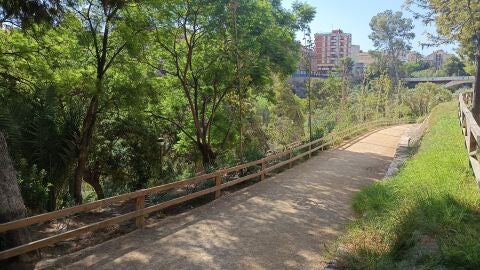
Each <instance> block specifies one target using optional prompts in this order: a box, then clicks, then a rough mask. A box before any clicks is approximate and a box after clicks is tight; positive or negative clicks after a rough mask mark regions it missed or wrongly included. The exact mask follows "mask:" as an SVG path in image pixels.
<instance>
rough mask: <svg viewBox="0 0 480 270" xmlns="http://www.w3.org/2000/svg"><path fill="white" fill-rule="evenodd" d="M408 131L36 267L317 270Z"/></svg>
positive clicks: (345, 149) (378, 136)
mask: <svg viewBox="0 0 480 270" xmlns="http://www.w3.org/2000/svg"><path fill="white" fill-rule="evenodd" d="M407 128H408V125H403V126H396V127H391V128H386V129H382V130H379V131H376V132H373V133H370V134H368V135H367V136H363V137H361V138H359V139H357V140H355V141H354V142H352V143H347V144H345V145H343V146H341V147H340V148H338V149H334V150H330V151H326V152H322V153H320V154H318V155H316V156H315V157H313V158H312V159H310V160H308V161H305V162H303V163H301V164H298V165H297V166H295V167H293V168H292V169H290V170H286V171H283V172H281V173H279V174H277V175H273V176H272V177H269V178H267V179H265V181H262V182H259V183H257V184H255V185H252V186H250V187H248V188H245V189H243V190H240V191H237V192H235V193H232V194H227V195H226V196H223V197H221V198H220V199H218V200H216V201H213V202H211V203H209V204H207V205H204V206H201V207H198V208H196V209H193V210H191V211H189V212H187V213H183V214H180V215H177V216H173V217H169V218H166V219H165V220H162V221H160V222H159V223H156V224H151V225H149V226H148V227H147V228H146V229H143V230H137V231H135V232H133V233H130V234H128V235H125V236H123V237H119V238H117V239H113V240H111V241H108V242H105V243H103V244H101V245H98V246H95V247H91V248H88V249H85V250H83V251H80V252H78V253H75V254H72V255H69V256H64V257H62V258H60V259H58V260H56V261H53V263H52V262H49V263H45V262H41V263H39V264H38V265H37V267H38V268H53V266H55V267H64V268H68V269H86V268H90V269H322V268H323V266H324V264H325V263H326V258H324V257H323V256H322V254H323V253H324V251H325V248H326V246H328V245H329V244H330V243H331V242H332V241H333V240H335V239H336V237H338V236H339V235H340V234H341V233H342V231H343V228H344V226H345V223H346V222H348V220H349V219H350V218H351V217H352V212H351V209H350V200H351V198H352V196H353V194H354V193H355V192H356V191H358V190H359V189H360V188H361V187H363V186H365V185H367V184H369V183H371V182H373V181H376V180H378V179H381V178H382V177H383V175H384V174H385V171H386V169H387V167H388V165H389V163H390V161H391V160H392V158H393V156H394V154H395V149H396V147H397V144H398V141H399V138H400V136H401V135H402V134H403V132H405V130H407Z"/></svg>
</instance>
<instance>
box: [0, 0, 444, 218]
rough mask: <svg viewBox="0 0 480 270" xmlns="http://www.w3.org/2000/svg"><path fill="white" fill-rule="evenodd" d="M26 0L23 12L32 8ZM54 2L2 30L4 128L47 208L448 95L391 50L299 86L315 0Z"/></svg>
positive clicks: (411, 111)
mask: <svg viewBox="0 0 480 270" xmlns="http://www.w3.org/2000/svg"><path fill="white" fill-rule="evenodd" d="M45 3H47V2H45ZM56 7H58V9H54V8H56ZM18 8H19V10H17V13H15V12H13V11H12V12H11V14H13V15H11V16H14V17H12V18H15V19H17V20H21V16H20V15H21V14H20V13H21V12H22V11H21V10H22V7H18ZM39 8H40V7H39ZM43 8H47V9H48V14H46V15H49V14H50V15H49V16H47V17H48V18H45V19H43V20H40V19H39V20H34V21H30V22H29V23H28V24H27V25H24V27H22V28H20V27H13V28H12V29H9V30H2V31H0V76H1V80H0V89H1V91H0V103H1V104H2V106H1V107H0V131H1V132H3V133H4V134H6V137H7V141H8V144H9V147H10V152H11V155H12V157H13V160H14V161H15V167H16V169H17V171H18V182H19V186H20V188H21V190H22V193H23V197H24V200H25V203H26V205H27V207H28V208H29V209H31V210H33V211H45V210H54V209H58V208H61V207H65V206H69V205H72V204H74V203H77V204H78V203H82V202H83V201H90V200H95V199H98V198H103V197H108V196H112V195H115V194H119V193H124V192H128V191H132V190H137V189H140V188H145V187H149V186H153V185H159V184H164V183H168V182H171V181H176V180H178V179H182V178H185V177H188V176H191V175H194V174H199V173H204V172H207V171H210V170H214V169H216V168H220V167H223V166H229V165H233V164H238V163H242V162H247V161H250V160H255V159H258V158H260V157H262V156H264V155H265V154H266V153H267V152H268V151H271V150H278V149H282V148H284V147H286V146H287V145H289V144H291V143H292V142H295V141H301V140H308V139H312V138H318V137H321V136H323V135H325V134H326V133H328V132H330V131H332V130H333V129H340V128H344V127H346V126H348V125H352V124H355V123H359V122H365V121H370V120H374V119H378V118H384V117H389V118H392V117H417V116H420V115H423V114H426V113H428V111H429V110H430V108H431V107H432V106H434V105H435V104H437V103H438V102H441V101H443V100H445V99H447V98H448V94H447V92H446V90H444V89H440V88H438V87H435V86H431V85H423V86H422V85H419V86H418V88H417V89H416V90H407V89H405V88H403V87H402V86H401V85H398V84H396V83H394V81H395V78H394V77H392V76H389V75H388V68H389V65H391V62H390V60H389V59H386V60H385V61H386V62H385V63H384V65H383V66H382V65H379V68H377V69H376V70H375V72H369V73H368V74H367V76H365V78H364V80H363V81H362V83H360V84H358V83H357V84H356V83H355V82H354V81H353V79H352V76H351V69H352V66H353V62H352V60H351V59H348V58H346V59H344V60H343V61H341V65H340V66H339V68H338V72H337V73H332V74H331V75H330V77H329V78H327V79H325V80H317V79H312V80H311V81H310V80H309V81H308V83H309V87H308V89H309V90H308V91H309V92H308V99H302V98H300V97H298V96H296V95H295V94H294V92H293V91H292V88H291V86H290V85H289V84H288V82H287V78H288V77H289V75H290V74H292V73H293V72H294V71H295V69H296V67H297V65H298V62H299V60H300V47H301V46H300V44H299V42H297V41H296V40H295V38H296V37H295V33H296V32H297V31H303V32H304V33H306V34H309V31H308V23H309V22H310V21H311V20H312V19H313V16H314V14H315V11H314V9H313V8H312V7H310V6H308V5H305V4H301V3H295V4H294V5H293V7H292V9H291V10H287V9H284V8H282V7H281V5H280V3H279V2H278V1H266V0H242V1H240V0H223V1H207V0H192V1H161V2H160V1H143V2H142V3H138V2H137V1H83V0H78V1H66V2H62V1H60V2H56V1H52V2H51V4H49V5H47V6H45V7H43ZM18 12H20V13H18ZM45 12H47V11H45ZM9 14H10V13H9ZM19 14H20V15H19ZM46 15H45V16H46ZM57 15H58V16H57ZM395 46H397V45H395ZM382 67H383V68H382ZM306 83H307V82H306ZM417 90H418V91H417ZM419 104H420V105H419ZM308 119H311V128H312V134H311V135H312V136H309V124H308V123H309V121H308Z"/></svg>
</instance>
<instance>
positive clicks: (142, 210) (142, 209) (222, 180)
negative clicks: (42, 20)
mask: <svg viewBox="0 0 480 270" xmlns="http://www.w3.org/2000/svg"><path fill="white" fill-rule="evenodd" d="M405 122H407V120H398V119H397V120H380V121H374V122H369V123H364V124H360V125H357V126H354V127H351V128H348V129H345V130H343V131H340V132H332V133H331V134H329V135H327V136H326V137H324V138H320V139H317V140H314V141H312V142H309V143H305V144H302V145H300V146H296V147H294V148H292V149H288V150H286V151H283V152H280V153H276V154H273V155H270V156H267V157H265V158H262V159H260V160H255V161H252V162H248V163H245V164H241V165H238V166H233V167H230V168H225V169H221V170H219V171H216V172H213V173H208V174H204V175H199V176H196V177H193V178H189V179H186V180H182V181H177V182H173V183H169V184H165V185H161V186H156V187H152V188H147V189H142V190H138V191H134V192H130V193H126V194H122V195H119V196H114V197H110V198H106V199H102V200H98V201H95V202H91V203H86V204H82V205H78V206H74V207H70V208H65V209H61V210H57V211H53V212H49V213H45V214H41V215H36V216H31V217H27V218H23V219H19V220H15V221H11V222H7V223H2V224H0V233H4V232H6V231H11V230H16V229H21V228H26V227H28V226H31V225H33V224H38V223H42V222H48V221H53V220H57V219H60V218H64V217H67V216H71V215H74V214H78V213H83V212H87V211H90V210H94V209H97V208H101V207H106V206H110V205H112V204H116V203H121V202H126V201H130V200H133V201H134V203H135V210H134V211H132V212H129V213H127V214H123V215H120V216H115V217H112V218H109V219H106V220H102V221H99V222H95V223H92V224H88V225H85V226H83V227H80V228H76V229H72V230H69V231H66V232H62V233H59V234H57V235H54V236H50V237H46V238H42V239H39V240H35V241H33V242H30V243H27V244H24V245H21V246H17V247H13V248H10V249H7V250H4V251H1V252H0V260H4V259H7V258H10V257H14V256H18V255H20V254H24V253H27V252H30V251H33V250H36V249H39V248H42V247H46V246H49V245H52V244H55V243H57V242H59V241H63V240H66V239H69V238H72V237H76V236H79V235H81V234H84V233H86V232H90V231H95V230H98V229H101V228H105V227H108V226H111V225H113V224H118V223H121V222H124V221H127V220H132V219H134V220H135V224H136V226H137V228H143V227H144V226H145V216H146V215H148V214H150V213H153V212H156V211H159V210H162V209H165V208H167V207H170V206H174V205H178V204H180V203H183V202H186V201H190V200H192V199H195V198H198V197H200V196H204V195H207V194H210V193H214V198H215V199H216V198H218V197H220V195H221V191H222V190H223V189H225V188H228V187H231V186H234V185H236V184H239V183H241V182H244V181H247V180H250V179H253V178H260V180H263V179H265V176H266V174H267V173H268V172H271V171H273V170H276V169H279V168H281V167H283V166H287V165H288V168H291V167H292V166H293V165H294V162H295V161H298V160H300V159H302V158H306V157H308V158H310V157H311V156H312V154H313V153H314V152H316V151H320V150H324V149H325V148H327V147H331V146H334V145H336V144H338V143H339V142H342V141H344V140H345V139H347V138H352V137H353V136H357V135H359V134H361V133H363V132H365V131H367V130H370V129H373V128H378V127H381V126H387V125H393V124H400V123H405ZM248 168H252V169H253V170H249V171H253V172H251V173H250V174H248V175H245V176H241V177H239V178H237V179H234V180H231V181H227V177H226V175H227V174H229V173H232V172H239V171H240V170H244V169H248ZM200 183H210V185H207V188H205V189H203V190H200V191H196V192H193V193H190V194H187V195H184V196H181V197H178V198H174V199H171V200H168V201H164V202H161V203H158V204H154V205H150V206H146V204H145V198H146V197H147V196H149V195H154V194H159V193H162V192H166V191H170V190H172V189H178V188H185V187H187V186H191V185H194V184H200Z"/></svg>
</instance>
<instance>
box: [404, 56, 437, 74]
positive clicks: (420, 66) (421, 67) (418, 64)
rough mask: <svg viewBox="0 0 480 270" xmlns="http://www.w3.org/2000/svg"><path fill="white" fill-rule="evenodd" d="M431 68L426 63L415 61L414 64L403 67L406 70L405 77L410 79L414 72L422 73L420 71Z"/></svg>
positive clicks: (409, 63) (406, 64)
mask: <svg viewBox="0 0 480 270" xmlns="http://www.w3.org/2000/svg"><path fill="white" fill-rule="evenodd" d="M429 67H430V64H429V63H428V62H426V61H422V60H419V61H414V62H408V63H405V64H404V65H403V68H404V69H405V73H406V74H405V75H406V76H408V77H410V76H411V75H412V73H413V72H416V71H420V70H425V69H428V68H429Z"/></svg>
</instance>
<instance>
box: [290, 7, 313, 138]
mask: <svg viewBox="0 0 480 270" xmlns="http://www.w3.org/2000/svg"><path fill="white" fill-rule="evenodd" d="M292 8H293V10H294V12H295V13H296V15H297V24H298V25H299V29H300V31H302V32H303V48H302V50H301V52H302V55H301V59H300V61H301V63H302V64H303V65H304V66H305V69H306V71H307V74H308V78H307V80H306V81H305V84H306V89H307V99H308V140H309V141H311V140H312V136H313V135H312V72H313V71H314V67H312V59H313V49H314V48H313V47H314V44H313V41H312V35H311V29H310V25H309V24H310V22H311V21H312V20H313V19H314V18H315V14H316V10H315V8H313V7H312V6H310V5H306V4H304V3H300V2H298V1H295V2H294V3H293V6H292Z"/></svg>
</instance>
